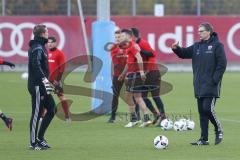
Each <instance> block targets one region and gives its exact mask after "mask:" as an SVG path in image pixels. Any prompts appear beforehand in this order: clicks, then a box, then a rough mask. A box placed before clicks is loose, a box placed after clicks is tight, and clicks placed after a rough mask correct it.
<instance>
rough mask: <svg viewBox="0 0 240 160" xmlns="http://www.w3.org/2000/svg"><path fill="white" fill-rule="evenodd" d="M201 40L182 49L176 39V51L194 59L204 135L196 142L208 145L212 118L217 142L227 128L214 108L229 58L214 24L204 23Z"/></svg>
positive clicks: (217, 142) (174, 47)
mask: <svg viewBox="0 0 240 160" xmlns="http://www.w3.org/2000/svg"><path fill="white" fill-rule="evenodd" d="M198 33H199V35H200V42H196V43H194V44H193V45H192V46H190V47H187V48H182V47H180V46H179V45H178V44H179V43H178V42H175V43H173V44H172V50H173V52H174V53H175V54H176V55H177V56H178V57H180V58H183V59H185V58H186V59H192V68H193V84H194V92H195V97H196V98H197V103H198V111H199V115H200V127H201V137H200V139H199V140H198V141H197V142H193V143H191V144H192V145H208V144H209V142H208V123H209V120H210V121H211V123H212V124H213V125H214V128H215V134H216V138H215V145H217V144H219V143H221V141H222V139H223V129H222V126H221V124H220V122H219V119H218V118H217V117H216V112H215V111H214V108H215V103H216V98H219V97H220V88H221V81H222V77H223V74H224V72H225V70H226V66H227V60H226V56H225V51H224V47H223V44H222V43H221V42H219V40H218V36H217V33H215V32H213V28H212V25H211V24H209V23H202V24H200V25H199V27H198Z"/></svg>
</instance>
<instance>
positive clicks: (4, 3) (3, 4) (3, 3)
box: [2, 0, 6, 16]
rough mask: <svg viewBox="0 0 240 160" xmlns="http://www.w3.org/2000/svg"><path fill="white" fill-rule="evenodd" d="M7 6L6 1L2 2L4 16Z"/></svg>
mask: <svg viewBox="0 0 240 160" xmlns="http://www.w3.org/2000/svg"><path fill="white" fill-rule="evenodd" d="M5 5H6V1H5V0H2V16H5Z"/></svg>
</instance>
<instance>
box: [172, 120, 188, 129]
mask: <svg viewBox="0 0 240 160" xmlns="http://www.w3.org/2000/svg"><path fill="white" fill-rule="evenodd" d="M184 125H185V124H184V122H182V121H176V122H174V125H173V129H174V130H175V131H183V129H184Z"/></svg>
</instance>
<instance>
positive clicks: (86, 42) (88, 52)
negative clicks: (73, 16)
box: [77, 0, 92, 71]
mask: <svg viewBox="0 0 240 160" xmlns="http://www.w3.org/2000/svg"><path fill="white" fill-rule="evenodd" d="M77 2H78V10H79V15H80V22H81V26H82V31H83V39H84V44H85V47H86V52H87V57H88V64H89V66H88V67H89V70H90V71H91V70H92V69H91V66H92V64H91V58H90V55H91V53H90V48H89V44H88V38H87V32H86V26H85V23H84V16H83V9H82V3H81V0H78V1H77Z"/></svg>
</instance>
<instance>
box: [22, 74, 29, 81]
mask: <svg viewBox="0 0 240 160" xmlns="http://www.w3.org/2000/svg"><path fill="white" fill-rule="evenodd" d="M21 78H22V79H24V80H27V79H28V73H27V72H24V73H23V74H22V75H21Z"/></svg>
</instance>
